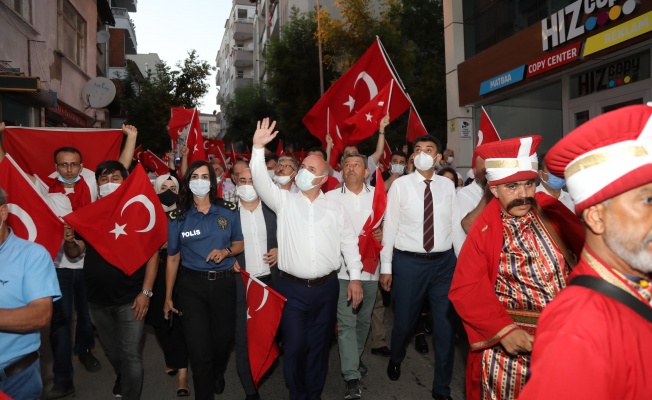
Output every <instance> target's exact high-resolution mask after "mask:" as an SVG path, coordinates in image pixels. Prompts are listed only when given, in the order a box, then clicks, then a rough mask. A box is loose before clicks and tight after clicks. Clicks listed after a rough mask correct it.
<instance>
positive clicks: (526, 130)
mask: <svg viewBox="0 0 652 400" xmlns="http://www.w3.org/2000/svg"><path fill="white" fill-rule="evenodd" d="M484 109H485V110H486V111H487V114H489V117H490V118H491V121H492V122H493V123H494V125H495V126H496V130H497V131H498V134H499V135H500V138H501V139H509V138H514V137H519V136H528V135H540V136H541V137H543V142H542V143H541V145H539V150H538V151H537V153H538V154H543V153H545V152H547V151H548V150H549V149H550V148H551V147H552V146H553V145H554V144H555V143H557V141H559V140H560V139H561V138H562V136H563V125H562V108H561V82H559V81H557V82H555V83H551V84H546V85H545V86H543V87H541V88H539V89H534V90H528V91H527V93H523V94H521V95H516V96H514V97H511V98H509V99H507V100H502V101H499V102H496V103H493V104H490V105H485V106H484ZM474 114H475V121H476V130H475V131H476V132H477V126H478V124H479V123H480V115H481V109H480V107H476V109H475V110H474ZM476 142H477V137H476Z"/></svg>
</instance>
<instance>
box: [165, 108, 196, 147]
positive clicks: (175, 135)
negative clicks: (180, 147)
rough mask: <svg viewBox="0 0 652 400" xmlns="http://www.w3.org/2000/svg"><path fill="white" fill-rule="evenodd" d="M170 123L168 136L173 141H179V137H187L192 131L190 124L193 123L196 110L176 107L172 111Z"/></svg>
mask: <svg viewBox="0 0 652 400" xmlns="http://www.w3.org/2000/svg"><path fill="white" fill-rule="evenodd" d="M170 113H171V114H170V122H168V135H170V137H171V138H172V140H173V141H175V142H176V141H177V139H179V137H180V136H181V137H187V136H188V132H189V131H190V123H191V122H192V118H193V115H194V113H195V110H191V109H189V108H183V107H174V108H172V109H171V110H170Z"/></svg>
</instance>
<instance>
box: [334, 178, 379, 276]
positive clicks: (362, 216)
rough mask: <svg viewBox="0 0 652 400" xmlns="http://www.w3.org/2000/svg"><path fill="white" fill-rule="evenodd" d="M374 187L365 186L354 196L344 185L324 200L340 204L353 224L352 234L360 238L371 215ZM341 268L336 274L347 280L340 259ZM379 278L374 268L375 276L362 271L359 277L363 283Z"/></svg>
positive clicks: (342, 262) (344, 268) (342, 261)
mask: <svg viewBox="0 0 652 400" xmlns="http://www.w3.org/2000/svg"><path fill="white" fill-rule="evenodd" d="M374 190H375V189H374V187H373V186H366V185H365V187H364V189H362V191H361V192H360V194H355V193H353V192H352V191H350V190H349V189H347V187H346V184H345V185H343V186H342V187H341V188H340V189H335V190H331V191H330V192H328V193H326V199H328V200H333V201H337V202H339V203H340V204H342V207H344V209H346V211H347V213H348V215H349V217H350V218H351V223H352V224H353V230H354V232H355V233H356V234H357V235H358V236H360V234H361V233H362V228H363V227H364V224H365V223H366V222H367V219H368V218H369V216H370V215H371V208H372V206H373V202H374ZM341 264H342V267H341V268H340V272H339V273H338V274H337V277H338V278H339V279H344V280H347V281H348V280H349V274H348V272H347V270H346V263H345V262H344V260H343V259H341ZM379 277H380V268H376V273H375V274H370V273H369V272H365V271H362V273H361V275H360V280H363V281H377V280H378V278H379Z"/></svg>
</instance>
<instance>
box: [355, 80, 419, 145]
mask: <svg viewBox="0 0 652 400" xmlns="http://www.w3.org/2000/svg"><path fill="white" fill-rule="evenodd" d="M396 88H398V85H396V84H395V82H394V79H390V81H389V83H388V84H387V85H385V86H384V87H383V88H382V89H381V90H380V91H379V92H378V94H377V95H376V96H374V98H373V99H371V100H370V101H369V102H368V103H367V104H365V105H364V106H363V107H362V108H361V109H360V110H358V112H357V113H356V114H355V115H352V116H351V117H349V118H348V119H347V120H346V121H345V122H344V125H345V127H346V129H347V131H350V132H351V133H350V135H349V137H348V141H349V143H354V144H355V143H359V142H360V141H362V140H364V139H366V138H368V137H369V136H371V135H373V134H374V132H376V131H377V130H378V129H379V127H380V121H381V120H382V119H383V117H384V116H385V115H387V114H389V120H390V121H392V120H393V119H395V118H396V117H398V116H399V115H401V114H402V113H403V112H404V111H405V110H407V109H408V107H410V101H409V100H408V99H407V97H405V96H402V95H399V96H394V95H393V91H394V90H395V89H396Z"/></svg>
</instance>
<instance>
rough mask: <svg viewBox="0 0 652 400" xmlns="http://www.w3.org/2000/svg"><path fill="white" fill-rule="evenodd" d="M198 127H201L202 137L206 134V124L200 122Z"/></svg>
mask: <svg viewBox="0 0 652 400" xmlns="http://www.w3.org/2000/svg"><path fill="white" fill-rule="evenodd" d="M199 125H201V133H202V135H203V134H205V133H208V122H201V123H200V124H199Z"/></svg>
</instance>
